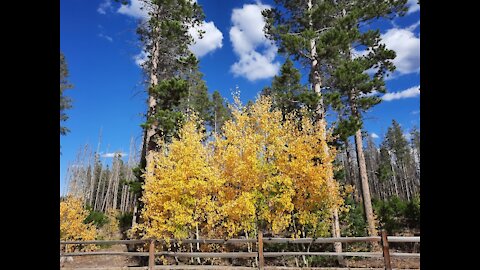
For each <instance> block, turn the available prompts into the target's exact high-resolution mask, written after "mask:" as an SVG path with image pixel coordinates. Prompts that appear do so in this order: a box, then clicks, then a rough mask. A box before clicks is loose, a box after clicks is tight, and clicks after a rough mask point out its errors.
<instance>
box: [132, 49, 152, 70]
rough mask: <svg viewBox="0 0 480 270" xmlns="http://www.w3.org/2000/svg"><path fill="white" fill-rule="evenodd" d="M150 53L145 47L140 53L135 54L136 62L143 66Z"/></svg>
mask: <svg viewBox="0 0 480 270" xmlns="http://www.w3.org/2000/svg"><path fill="white" fill-rule="evenodd" d="M148 55H149V54H148V53H147V52H145V49H143V50H142V51H141V52H140V53H139V54H137V55H135V56H133V60H135V64H137V65H138V66H139V67H142V65H143V64H144V63H145V61H147V60H148Z"/></svg>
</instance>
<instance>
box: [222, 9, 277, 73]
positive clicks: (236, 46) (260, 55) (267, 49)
mask: <svg viewBox="0 0 480 270" xmlns="http://www.w3.org/2000/svg"><path fill="white" fill-rule="evenodd" d="M267 8H270V6H268V5H264V4H261V3H260V2H259V1H257V2H256V4H248V5H247V4H245V5H243V7H242V8H235V9H233V11H232V16H231V20H232V23H233V26H232V27H231V28H230V33H229V34H230V41H231V42H232V46H233V51H234V52H235V54H236V55H237V56H238V57H239V58H240V59H239V60H238V61H237V62H236V63H234V64H233V65H232V66H231V68H230V70H231V72H232V73H233V74H234V75H235V76H243V77H245V78H247V79H248V80H250V81H255V80H258V79H265V78H270V77H273V76H274V75H276V74H277V73H278V71H279V70H280V63H279V62H278V61H277V62H274V60H275V56H276V54H277V46H276V45H275V44H274V43H273V42H271V41H270V40H268V39H267V38H266V37H265V34H264V32H263V27H264V26H265V20H264V18H263V15H262V13H261V12H262V10H264V9H267ZM257 49H258V50H257ZM262 49H263V50H262Z"/></svg>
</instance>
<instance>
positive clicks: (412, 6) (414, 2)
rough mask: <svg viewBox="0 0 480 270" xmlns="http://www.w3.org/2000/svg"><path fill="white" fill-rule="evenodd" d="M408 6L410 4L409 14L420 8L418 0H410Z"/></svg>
mask: <svg viewBox="0 0 480 270" xmlns="http://www.w3.org/2000/svg"><path fill="white" fill-rule="evenodd" d="M407 6H408V11H407V14H410V13H413V12H416V11H419V10H420V5H419V4H418V0H408V2H407Z"/></svg>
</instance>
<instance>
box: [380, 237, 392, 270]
mask: <svg viewBox="0 0 480 270" xmlns="http://www.w3.org/2000/svg"><path fill="white" fill-rule="evenodd" d="M382 247H383V260H384V262H385V270H392V265H391V263H390V249H389V247H388V239H387V232H386V231H385V230H382Z"/></svg>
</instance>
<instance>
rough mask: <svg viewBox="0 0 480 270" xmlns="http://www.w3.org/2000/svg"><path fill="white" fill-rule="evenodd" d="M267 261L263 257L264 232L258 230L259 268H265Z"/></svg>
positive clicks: (261, 269)
mask: <svg viewBox="0 0 480 270" xmlns="http://www.w3.org/2000/svg"><path fill="white" fill-rule="evenodd" d="M264 267H265V261H264V257H263V233H262V231H261V230H259V231H258V269H259V270H264Z"/></svg>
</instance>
